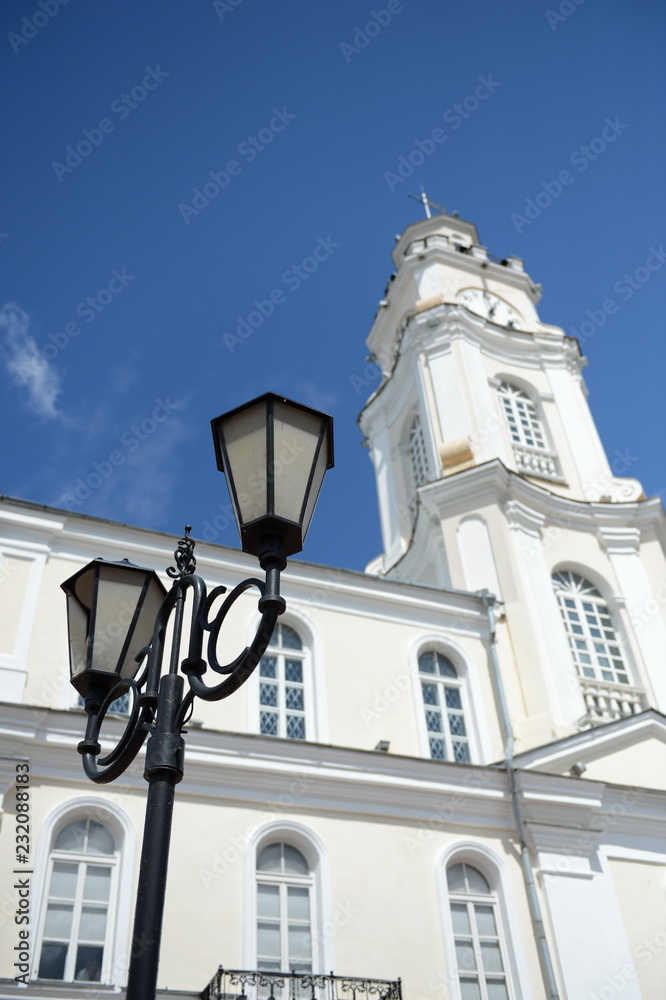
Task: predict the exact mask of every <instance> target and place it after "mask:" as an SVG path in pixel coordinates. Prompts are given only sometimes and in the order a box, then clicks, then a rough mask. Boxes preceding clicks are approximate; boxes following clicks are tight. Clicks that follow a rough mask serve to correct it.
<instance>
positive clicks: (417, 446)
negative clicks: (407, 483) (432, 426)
mask: <svg viewBox="0 0 666 1000" xmlns="http://www.w3.org/2000/svg"><path fill="white" fill-rule="evenodd" d="M408 447H409V459H410V463H411V467H412V476H413V478H414V488H416V487H417V486H420V485H421V484H422V483H425V482H427V480H428V456H427V454H426V447H425V439H424V437H423V428H422V426H421V420H420V418H419V417H418V416H416V417H414V420H413V422H412V426H411V428H410V430H409V443H408Z"/></svg>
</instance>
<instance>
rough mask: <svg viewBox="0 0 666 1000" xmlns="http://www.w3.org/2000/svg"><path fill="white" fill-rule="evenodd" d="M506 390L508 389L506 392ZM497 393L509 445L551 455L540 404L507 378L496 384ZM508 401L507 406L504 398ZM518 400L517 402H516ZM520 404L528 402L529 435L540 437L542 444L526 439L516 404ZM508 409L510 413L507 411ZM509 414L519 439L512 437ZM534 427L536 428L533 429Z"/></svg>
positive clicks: (521, 418)
mask: <svg viewBox="0 0 666 1000" xmlns="http://www.w3.org/2000/svg"><path fill="white" fill-rule="evenodd" d="M506 390H510V392H507V391H506ZM497 395H498V396H499V399H500V407H501V410H502V414H503V415H504V420H505V426H506V429H507V432H508V434H509V440H510V442H511V446H512V447H513V445H518V446H519V447H521V448H531V449H533V450H534V451H539V452H544V453H545V454H549V455H552V454H553V451H552V448H551V446H550V442H549V440H548V433H547V431H546V423H545V421H544V419H543V417H542V415H541V413H540V406H539V405H538V403H537V402H535V400H534V399H533V398H532V396H531V395H530V394H529V392H528V391H527V390H526V389H524V388H523V387H522V386H520V385H517V384H516V383H515V382H512V381H510V380H508V379H500V380H499V385H498V386H497ZM505 399H506V400H509V401H510V407H507V405H506V403H505V402H504V400H505ZM516 400H518V401H519V402H516ZM520 404H522V405H523V406H525V404H529V407H530V408H531V410H532V413H531V414H528V420H529V425H530V431H531V436H532V437H533V438H535V439H536V438H537V437H540V438H541V439H542V444H534V443H531V442H530V441H528V440H527V432H526V431H525V429H524V428H523V426H522V421H523V419H524V418H523V417H522V416H521V414H520V412H519V410H518V406H519V405H520ZM509 409H510V411H511V412H510V413H509ZM510 416H512V417H513V419H514V422H515V424H516V430H517V432H518V437H519V440H518V441H516V440H515V438H514V431H513V429H512V427H511V423H510ZM535 428H536V430H535Z"/></svg>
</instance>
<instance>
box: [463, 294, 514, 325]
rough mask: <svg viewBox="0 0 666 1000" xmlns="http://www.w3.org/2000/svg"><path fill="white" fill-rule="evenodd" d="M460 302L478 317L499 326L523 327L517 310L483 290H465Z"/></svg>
mask: <svg viewBox="0 0 666 1000" xmlns="http://www.w3.org/2000/svg"><path fill="white" fill-rule="evenodd" d="M458 302H460V304H461V305H463V306H466V307H467V308H468V309H469V310H471V312H473V313H476V314H477V316H483V318H484V319H489V320H490V321H491V323H496V324H497V325H498V326H510V327H514V328H519V327H520V325H521V319H520V316H519V315H518V313H517V312H516V310H515V309H512V308H511V306H510V305H508V304H507V303H506V302H504V301H503V300H502V299H499V298H498V297H497V296H496V295H493V294H492V292H485V291H484V290H483V289H482V288H465V289H464V291H462V292H461V293H460V295H459V296H458Z"/></svg>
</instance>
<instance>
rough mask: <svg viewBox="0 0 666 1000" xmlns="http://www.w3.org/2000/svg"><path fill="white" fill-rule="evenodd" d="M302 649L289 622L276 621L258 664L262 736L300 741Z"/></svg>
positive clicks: (303, 727) (302, 734)
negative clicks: (268, 642)
mask: <svg viewBox="0 0 666 1000" xmlns="http://www.w3.org/2000/svg"><path fill="white" fill-rule="evenodd" d="M305 705H306V691H305V650H304V649H303V643H302V642H301V638H300V636H299V634H298V632H297V631H296V629H294V628H292V627H291V625H286V624H284V623H283V622H279V623H278V624H277V625H276V627H275V632H274V633H273V638H272V639H271V643H270V645H269V647H268V650H267V652H266V653H265V654H264V656H263V658H262V660H261V663H260V665H259V730H260V732H261V733H262V735H263V736H285V737H287V738H288V739H292V740H304V739H306V738H307V736H308V732H307V730H308V727H307V724H306V711H305Z"/></svg>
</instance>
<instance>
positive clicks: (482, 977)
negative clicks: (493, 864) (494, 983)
mask: <svg viewBox="0 0 666 1000" xmlns="http://www.w3.org/2000/svg"><path fill="white" fill-rule="evenodd" d="M456 865H463V866H464V867H466V868H470V869H472V870H473V871H475V872H476V873H477V874H479V875H481V877H482V878H483V879H485V881H486V883H487V884H488V892H487V893H485V892H473V891H466V892H461V891H457V890H453V889H451V888H450V886H449V885H448V876H449V871H450V870H451V869H452V868H454V867H455V866H456ZM445 877H446V880H447V889H448V897H449V911H450V913H451V914H453V907H454V906H464V907H465V910H466V914H467V921H468V924H469V933H462V934H461V932H460V931H456V929H455V927H453V918H452V919H451V925H452V927H453V947H454V950H455V952H456V973H457V976H458V985H459V986H460V985H461V984H462V981H463V979H464V978H466V977H472V976H475V977H476V979H477V982H478V986H479V992H480V994H481V1000H488V979H491V978H497V979H499V978H500V977H501V980H502V981H503V983H504V985H505V987H506V993H507V998H508V1000H513V998H512V989H511V979H510V974H509V963H508V960H507V952H506V944H505V940H504V934H503V928H502V920H501V913H500V910H499V905H498V899H497V893H496V892H494V891H493V889H492V887H491V885H490V883H489V882H488V879H486V876H485V874H484V873H483V871H481V870H480V869H479V867H478V866H477V865H474V864H472V863H471V862H469V861H450V862H449V864H448V865H447V866H446V869H445ZM477 906H485V907H490V908H491V910H492V914H493V922H494V925H495V931H496V933H495V934H494V935H482V934H481V933H480V931H479V927H478V922H477V919H476V908H477ZM461 937H462V938H464V939H465V940H468V939H469V940H470V941H471V946H472V952H473V954H474V958H475V965H476V967H475V969H474V970H471V969H470V970H465V969H461V968H460V965H459V963H458V959H457V954H458V940H459V939H460V938H461ZM484 937H492V940H493V942H494V941H496V942H497V946H498V950H499V954H500V959H501V962H502V971H501V972H497V973H494V974H493V973H492V972H490V973H487V972H486V970H485V968H484V962H483V944H484V943H485V942H484V941H483V940H482V939H483V938H484Z"/></svg>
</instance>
